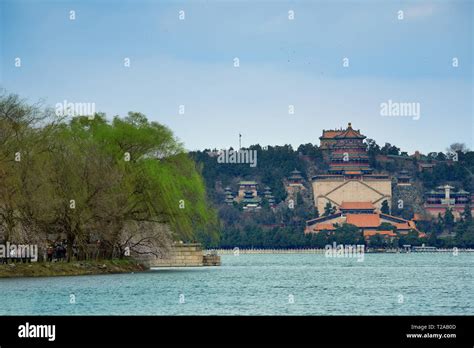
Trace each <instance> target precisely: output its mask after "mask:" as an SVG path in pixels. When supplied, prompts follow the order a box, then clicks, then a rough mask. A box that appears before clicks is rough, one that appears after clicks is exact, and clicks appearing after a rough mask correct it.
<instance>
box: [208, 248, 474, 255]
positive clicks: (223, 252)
mask: <svg viewBox="0 0 474 348" xmlns="http://www.w3.org/2000/svg"><path fill="white" fill-rule="evenodd" d="M205 252H214V253H216V254H217V255H238V254H247V255H251V254H324V253H325V252H326V249H240V248H234V249H209V250H205ZM453 252H456V253H474V249H460V248H457V249H436V250H430V251H423V250H419V251H414V250H411V251H408V252H407V251H404V250H402V249H400V250H397V249H370V250H365V253H366V254H410V253H416V254H426V253H430V254H438V253H443V254H444V253H453Z"/></svg>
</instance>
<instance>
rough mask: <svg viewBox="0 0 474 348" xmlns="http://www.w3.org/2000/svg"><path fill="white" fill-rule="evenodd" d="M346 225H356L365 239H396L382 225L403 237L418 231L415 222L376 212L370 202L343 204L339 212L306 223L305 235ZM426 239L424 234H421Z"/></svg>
mask: <svg viewBox="0 0 474 348" xmlns="http://www.w3.org/2000/svg"><path fill="white" fill-rule="evenodd" d="M344 223H347V224H351V225H355V226H357V227H358V228H360V230H361V231H362V232H363V235H364V237H365V238H369V237H370V236H372V235H375V234H380V235H382V236H384V237H390V238H392V237H395V236H396V234H395V233H394V232H393V231H387V230H381V229H380V228H381V226H380V225H381V224H382V223H388V224H390V225H392V226H395V227H396V231H397V232H398V233H400V234H401V235H404V234H408V232H410V231H411V230H415V231H417V228H416V225H415V222H414V221H413V220H405V219H402V218H399V217H396V216H392V215H388V214H382V213H378V212H376V209H375V207H374V205H373V204H371V203H370V202H342V204H341V206H340V209H339V212H336V213H335V214H332V215H328V216H323V217H319V218H316V219H312V220H309V221H306V229H305V233H319V232H321V231H334V230H335V229H336V226H335V225H336V224H338V225H342V224H344ZM419 236H420V237H424V236H425V234H424V233H420V235H419Z"/></svg>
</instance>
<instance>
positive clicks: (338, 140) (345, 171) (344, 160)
mask: <svg viewBox="0 0 474 348" xmlns="http://www.w3.org/2000/svg"><path fill="white" fill-rule="evenodd" d="M364 139H365V136H364V135H362V134H361V133H360V131H359V130H354V129H353V128H352V125H351V123H349V124H348V126H347V128H346V129H340V130H329V131H326V130H325V131H323V136H322V137H320V140H321V144H320V148H322V149H325V151H327V152H328V158H329V161H330V165H329V173H327V174H319V175H316V176H313V177H312V187H313V197H314V204H315V206H316V208H317V209H318V211H319V212H320V213H322V212H324V208H325V206H326V204H328V203H330V204H331V205H332V206H333V207H335V208H336V209H337V210H338V211H340V209H341V205H342V203H343V202H346V204H347V203H348V202H368V203H370V204H372V205H373V206H374V208H375V209H377V210H380V209H381V207H382V203H383V201H385V200H386V201H387V203H388V205H389V207H391V204H392V181H391V179H390V177H389V176H388V175H386V174H373V173H372V169H371V168H370V166H369V157H368V154H367V148H366V145H365V144H364Z"/></svg>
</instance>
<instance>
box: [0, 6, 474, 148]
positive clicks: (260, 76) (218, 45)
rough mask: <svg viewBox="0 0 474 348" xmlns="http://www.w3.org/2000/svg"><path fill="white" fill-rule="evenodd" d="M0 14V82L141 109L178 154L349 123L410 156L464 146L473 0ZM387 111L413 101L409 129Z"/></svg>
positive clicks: (468, 131) (48, 97)
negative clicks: (415, 107)
mask: <svg viewBox="0 0 474 348" xmlns="http://www.w3.org/2000/svg"><path fill="white" fill-rule="evenodd" d="M0 4H1V5H0V11H1V12H0V16H1V17H0V40H1V46H0V47H1V51H0V59H1V62H0V82H1V85H2V86H3V88H5V89H6V90H7V91H9V92H14V93H18V94H20V95H21V96H23V97H25V98H27V99H28V100H29V101H31V102H36V101H38V100H39V99H41V100H44V101H45V102H46V104H48V105H51V106H54V105H55V104H56V103H60V102H63V100H67V101H70V102H94V103H95V104H96V109H97V110H99V111H103V112H105V113H106V114H107V115H108V116H109V117H110V118H111V117H112V116H114V115H117V114H118V115H126V113H127V112H128V111H140V112H143V113H144V114H146V115H147V116H148V117H149V118H150V119H151V120H156V121H158V122H160V123H163V124H166V125H167V126H169V127H170V128H171V129H172V130H173V131H174V132H175V134H176V136H177V137H178V138H179V139H180V140H181V141H183V142H184V144H185V146H186V148H188V149H190V150H195V149H204V148H214V147H216V148H223V147H229V146H234V147H236V146H237V145H238V134H239V133H241V134H242V136H243V137H242V142H243V145H244V146H245V145H250V144H255V143H260V144H261V145H277V144H280V145H281V144H286V143H288V144H292V145H294V146H298V145H299V144H302V143H308V142H312V143H316V144H319V139H318V138H319V136H320V135H321V132H322V129H329V128H339V127H342V126H346V125H347V123H348V122H352V124H353V126H354V128H356V129H360V130H361V132H362V133H363V134H365V135H366V136H367V137H369V138H373V139H375V140H376V141H377V142H378V143H379V144H383V143H385V142H390V143H392V144H396V145H397V146H399V147H401V148H402V150H405V151H408V152H409V153H412V152H413V151H415V150H420V151H422V152H430V151H443V150H445V148H446V147H447V146H449V144H451V143H453V142H464V143H466V144H467V145H468V146H469V147H470V148H474V144H473V135H474V122H473V120H472V119H473V110H474V107H473V99H474V98H473V95H474V86H473V71H474V60H473V41H474V40H473V39H474V33H473V31H474V27H473V20H474V12H473V11H474V4H473V2H472V1H383V2H382V1H212V0H210V1H192V2H191V1H121V2H118V1H101V0H96V1H92V0H89V1H41V0H37V1H22V0H16V1H11V0H0ZM71 10H73V11H75V13H76V19H75V20H73V21H72V20H70V19H69V14H70V12H69V11H71ZM180 10H183V11H185V20H179V11H180ZM289 10H293V11H294V19H293V20H289V19H288V11H289ZM400 10H401V11H403V15H404V18H403V20H399V19H398V15H399V14H398V11H400ZM16 57H20V58H21V62H22V66H21V67H20V68H17V67H15V65H14V63H15V58H16ZM126 57H128V58H130V61H131V66H130V67H128V68H127V67H124V66H123V62H124V58H126ZM236 57H237V58H239V61H240V67H238V68H235V67H234V65H233V63H234V61H233V60H234V58H236ZM345 57H347V58H349V66H348V67H343V64H342V63H343V61H342V60H343V58H345ZM454 57H456V58H457V59H458V61H459V66H458V67H457V68H454V67H453V66H452V59H453V58H454ZM388 100H392V101H395V102H416V103H420V109H421V114H420V118H419V120H414V119H413V118H411V117H382V116H381V115H380V104H381V103H383V102H387V101H388ZM179 105H184V106H185V113H184V114H183V115H180V114H179V113H178V110H179ZM289 105H294V109H295V113H294V114H293V115H291V114H288V106H289Z"/></svg>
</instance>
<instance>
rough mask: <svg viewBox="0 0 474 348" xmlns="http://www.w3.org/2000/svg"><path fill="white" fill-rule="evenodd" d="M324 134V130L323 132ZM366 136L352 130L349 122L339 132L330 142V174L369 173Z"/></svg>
mask: <svg viewBox="0 0 474 348" xmlns="http://www.w3.org/2000/svg"><path fill="white" fill-rule="evenodd" d="M323 134H324V132H323ZM365 138H366V137H365V136H364V135H362V134H360V131H359V130H354V129H353V128H352V125H351V123H349V124H348V125H347V129H346V130H344V131H342V132H340V133H339V134H337V135H336V136H334V138H333V139H332V142H331V148H330V164H329V172H330V173H331V174H346V173H347V174H351V173H352V174H369V173H371V172H372V169H371V168H370V166H369V156H368V154H367V145H366V144H365V143H364V139H365Z"/></svg>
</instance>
